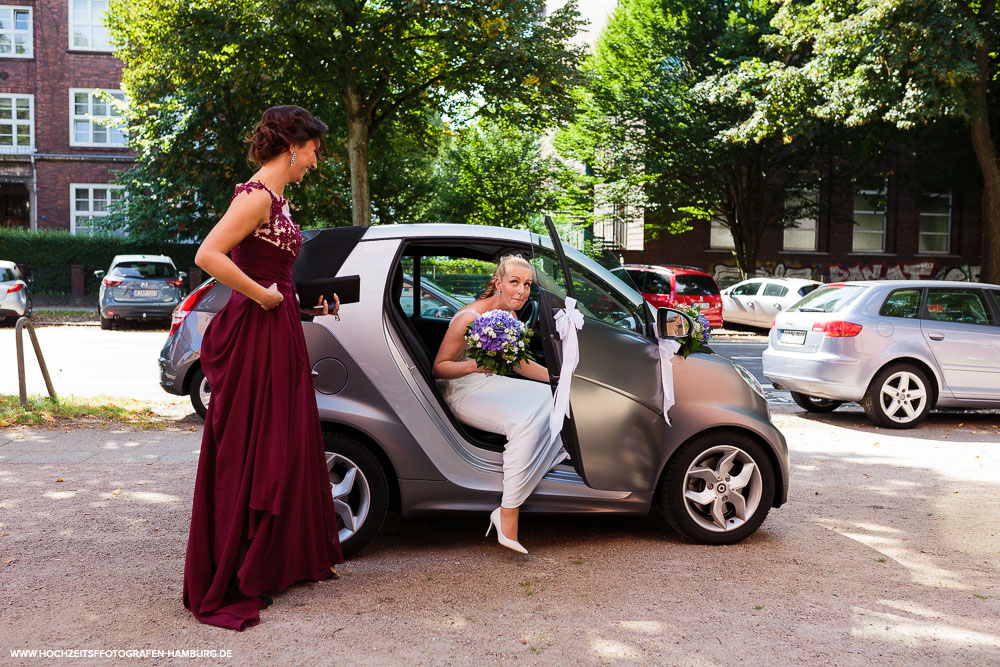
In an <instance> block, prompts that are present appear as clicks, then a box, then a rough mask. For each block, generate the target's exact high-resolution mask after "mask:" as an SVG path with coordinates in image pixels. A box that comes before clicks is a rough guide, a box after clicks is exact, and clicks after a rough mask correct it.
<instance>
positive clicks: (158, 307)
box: [101, 301, 179, 320]
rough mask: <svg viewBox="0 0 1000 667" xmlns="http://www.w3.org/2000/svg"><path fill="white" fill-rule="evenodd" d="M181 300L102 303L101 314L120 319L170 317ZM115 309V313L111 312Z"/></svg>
mask: <svg viewBox="0 0 1000 667" xmlns="http://www.w3.org/2000/svg"><path fill="white" fill-rule="evenodd" d="M178 303H179V301H171V302H167V303H121V302H118V301H115V302H112V303H104V304H101V316H102V317H108V318H114V319H119V320H133V319H134V320H143V319H149V318H153V319H159V318H169V317H170V315H171V314H172V313H173V312H174V308H176V307H177V304H178ZM111 311H114V314H109V313H110V312H111Z"/></svg>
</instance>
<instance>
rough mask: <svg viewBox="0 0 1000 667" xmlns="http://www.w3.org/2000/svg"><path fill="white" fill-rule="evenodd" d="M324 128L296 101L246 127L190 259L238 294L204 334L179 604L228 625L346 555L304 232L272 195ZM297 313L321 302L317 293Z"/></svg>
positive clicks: (253, 616) (247, 619)
mask: <svg viewBox="0 0 1000 667" xmlns="http://www.w3.org/2000/svg"><path fill="white" fill-rule="evenodd" d="M326 129H327V128H326V125H324V124H323V123H322V122H321V121H320V120H318V119H317V118H315V117H313V116H312V115H310V114H309V112H307V111H305V110H304V109H301V108H299V107H295V106H283V107H273V108H271V109H268V110H267V111H266V112H265V113H264V116H263V118H262V119H261V121H260V122H259V123H258V124H257V126H256V127H255V128H254V132H253V134H252V138H251V148H250V159H251V160H252V161H254V162H256V163H257V164H259V165H261V168H260V170H259V171H258V172H257V173H256V174H254V176H253V178H252V179H251V180H250V181H248V182H246V183H243V184H241V185H238V186H237V187H236V192H235V194H234V195H233V199H232V202H231V204H230V207H229V210H228V211H227V212H226V214H225V215H224V216H223V217H222V219H221V220H220V221H219V222H218V224H216V226H215V228H214V229H213V230H212V231H211V233H210V234H209V235H208V236H207V237H206V238H205V241H204V242H203V243H202V245H201V247H200V248H199V250H198V255H197V256H196V258H195V262H196V263H197V264H198V266H200V267H202V268H203V269H205V270H206V271H207V272H208V273H210V274H211V275H213V276H215V277H216V278H217V279H218V280H220V281H221V282H223V283H225V284H226V285H229V286H230V287H232V288H233V293H232V296H231V297H230V299H229V302H228V303H227V304H226V305H225V307H224V308H223V309H222V310H221V311H219V313H218V314H217V315H216V316H215V317H214V318H213V319H212V321H211V323H210V324H209V326H208V328H207V330H206V331H205V336H204V339H203V340H202V347H201V365H202V369H203V370H204V372H205V377H206V378H207V380H208V383H209V385H210V386H211V387H212V400H211V402H210V403H209V406H208V414H207V415H206V417H205V431H204V435H203V437H202V444H201V457H200V459H199V461H198V477H197V479H196V481H195V488H194V507H193V510H192V513H191V532H190V535H189V537H188V547H187V561H186V562H185V565H184V606H185V607H187V608H188V609H190V610H191V611H192V612H193V613H194V615H195V618H197V619H198V620H199V621H202V622H203V623H209V624H211V625H217V626H219V627H223V628H231V629H233V630H243V629H244V628H247V627H249V626H252V625H256V624H257V623H258V622H260V614H259V611H260V610H261V609H263V608H264V607H266V606H267V605H268V604H269V603H270V601H271V600H270V596H269V593H270V592H278V591H282V590H284V589H285V588H287V587H288V586H289V585H291V584H293V583H295V582H296V581H303V580H310V581H317V580H320V579H326V578H328V577H330V576H335V575H336V572H335V571H334V569H333V566H334V565H336V564H337V563H342V562H344V559H343V556H342V554H341V550H340V540H339V538H338V529H337V519H336V514H335V511H334V508H333V497H332V495H331V491H330V478H329V473H328V471H327V467H326V458H325V455H324V450H323V438H322V433H321V430H320V422H319V413H318V411H317V409H316V398H315V396H314V394H313V385H312V380H311V378H310V374H309V365H308V362H309V357H308V354H307V352H306V345H305V338H304V337H303V334H302V324H301V321H300V318H299V307H298V305H297V303H296V296H295V289H294V287H293V286H292V265H293V264H294V262H295V258H296V256H297V255H298V252H299V249H300V247H301V245H302V235H301V233H300V232H299V229H298V227H296V226H295V224H294V223H293V222H292V220H291V217H290V213H289V209H288V202H287V200H286V199H285V198H284V197H283V196H282V194H281V193H282V191H283V190H284V187H285V185H286V184H287V183H290V182H298V181H300V180H302V177H303V176H304V175H305V173H306V171H308V170H309V169H312V168H315V167H316V161H317V159H318V157H317V153H318V151H319V150H320V149H321V147H322V140H323V134H324V133H325V132H326ZM230 251H231V252H232V259H229V257H227V256H226V253H227V252H230ZM337 308H339V302H338V303H337V304H336V307H335V308H334V309H333V311H332V312H333V314H336V312H337ZM306 312H309V313H311V314H314V315H324V314H327V313H328V312H330V311H329V308H328V306H327V304H326V303H325V302H324V301H323V300H321V301H320V304H319V305H318V307H317V308H315V309H313V310H310V311H306Z"/></svg>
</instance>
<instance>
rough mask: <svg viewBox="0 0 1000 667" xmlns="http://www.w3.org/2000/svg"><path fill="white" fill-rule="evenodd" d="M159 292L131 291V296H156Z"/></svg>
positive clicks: (148, 290)
mask: <svg viewBox="0 0 1000 667" xmlns="http://www.w3.org/2000/svg"><path fill="white" fill-rule="evenodd" d="M159 293H160V291H159V290H155V289H134V290H132V296H156V295H157V294H159Z"/></svg>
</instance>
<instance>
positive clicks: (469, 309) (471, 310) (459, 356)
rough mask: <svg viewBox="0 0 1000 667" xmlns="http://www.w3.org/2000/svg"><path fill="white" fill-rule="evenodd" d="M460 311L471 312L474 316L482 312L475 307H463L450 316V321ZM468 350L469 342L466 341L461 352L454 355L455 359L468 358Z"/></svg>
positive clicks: (462, 359) (460, 312)
mask: <svg viewBox="0 0 1000 667" xmlns="http://www.w3.org/2000/svg"><path fill="white" fill-rule="evenodd" d="M462 313H472V314H474V315H475V316H476V317H479V316H480V315H481V314H482V313H480V312H479V311H478V310H476V309H475V308H463V309H462V310H460V311H458V312H457V313H455V314H454V315H452V316H451V321H452V322H454V321H455V318H456V317H458V316H459V315H461V314H462ZM468 352H469V344H468V343H466V344H465V347H463V348H462V353H461V354H459V355H458V356H457V357H455V361H465V360H466V359H468V358H469V355H468Z"/></svg>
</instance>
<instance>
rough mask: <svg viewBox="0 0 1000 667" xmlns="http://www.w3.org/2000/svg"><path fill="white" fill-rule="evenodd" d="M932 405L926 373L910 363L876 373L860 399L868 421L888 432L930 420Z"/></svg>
mask: <svg viewBox="0 0 1000 667" xmlns="http://www.w3.org/2000/svg"><path fill="white" fill-rule="evenodd" d="M933 403H934V387H933V385H932V384H931V380H930V378H928V377H927V373H925V372H924V371H923V370H921V369H920V368H918V367H917V366H914V365H912V364H907V363H895V364H889V365H888V366H886V367H884V368H883V369H882V370H880V371H879V372H878V373H876V374H875V377H874V378H872V381H871V384H870V385H868V391H866V392H865V395H864V398H862V399H861V407H862V408H864V409H865V415H867V417H868V419H869V420H871V421H872V422H873V423H875V424H877V425H878V426H884V427H886V428H913V427H914V426H916V425H918V424H919V423H920V422H922V421H924V420H925V419H927V415H929V414H930V411H931V407H932V406H933Z"/></svg>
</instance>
